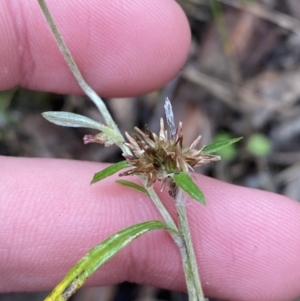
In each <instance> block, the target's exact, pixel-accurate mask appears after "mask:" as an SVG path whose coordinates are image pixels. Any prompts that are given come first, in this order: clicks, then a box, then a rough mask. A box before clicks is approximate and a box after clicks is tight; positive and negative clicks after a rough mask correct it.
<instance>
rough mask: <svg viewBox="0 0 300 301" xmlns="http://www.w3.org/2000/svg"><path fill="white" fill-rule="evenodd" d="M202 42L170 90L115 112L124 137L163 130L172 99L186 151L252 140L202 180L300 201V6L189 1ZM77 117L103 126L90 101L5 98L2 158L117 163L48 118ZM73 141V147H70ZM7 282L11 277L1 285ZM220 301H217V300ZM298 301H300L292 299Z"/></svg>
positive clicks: (146, 296)
mask: <svg viewBox="0 0 300 301" xmlns="http://www.w3.org/2000/svg"><path fill="white" fill-rule="evenodd" d="M179 3H180V4H181V5H182V7H183V8H184V10H185V11H186V14H187V15H188V17H189V21H190V25H191V30H192V34H193V41H192V44H191V48H190V53H189V57H188V59H187V63H186V65H185V67H184V68H183V69H182V71H181V72H180V73H179V74H178V76H177V77H176V78H174V79H173V80H172V82H170V83H169V84H168V85H167V86H166V87H164V88H163V89H161V90H159V91H155V92H153V93H151V94H148V95H143V96H140V97H135V98H130V99H128V98H127V99H107V100H106V103H107V106H108V108H109V109H110V111H111V113H112V115H113V117H114V118H115V120H116V122H117V124H118V125H119V127H120V129H121V131H122V132H124V131H129V132H132V129H133V126H135V125H137V126H139V127H140V128H143V126H144V124H145V123H146V124H149V126H150V128H151V130H152V131H158V125H159V124H158V120H159V118H160V117H162V116H164V110H163V100H164V98H165V97H166V96H168V97H169V98H170V99H171V101H172V105H173V110H174V114H175V119H176V120H177V122H178V121H182V122H183V125H184V135H185V136H184V137H185V141H184V143H185V144H189V143H191V142H192V141H193V140H194V139H195V138H196V137H197V136H198V135H199V134H202V140H201V143H202V145H204V144H208V143H211V142H213V141H216V140H218V139H219V140H221V139H228V138H231V137H239V136H243V137H244V139H243V140H242V141H241V142H239V143H238V144H236V145H232V146H231V147H228V148H226V149H224V150H222V152H220V153H219V154H220V155H221V156H222V158H223V160H222V161H220V162H218V163H213V164H209V165H208V166H204V167H202V168H201V169H198V170H197V171H198V172H200V173H203V174H206V175H208V176H212V177H214V178H217V179H220V180H222V181H226V182H230V183H235V184H238V185H242V186H247V187H252V188H258V189H263V190H268V191H273V192H276V193H280V194H284V195H286V196H288V197H291V198H293V199H296V200H298V201H300V163H299V162H300V118H299V116H300V1H299V0H260V1H259V0H248V1H246V0H219V1H217V0H191V1H188V0H180V1H179ZM53 110H55V111H68V112H74V113H78V114H82V115H86V116H89V117H91V118H93V119H96V120H99V114H98V112H97V110H96V108H95V107H94V106H93V104H92V103H91V102H89V101H87V99H86V97H81V96H72V95H55V94H50V93H41V92H35V91H28V90H25V89H21V88H17V89H14V90H10V91H3V92H1V93H0V155H5V156H23V157H51V158H68V159H77V160H88V161H105V162H116V161H118V160H119V159H120V158H121V154H120V151H119V150H118V149H117V148H113V147H110V148H105V147H102V146H100V145H93V144H89V145H86V146H85V145H83V143H82V137H83V136H84V135H85V134H89V133H93V132H92V130H87V129H74V128H62V127H57V126H55V125H52V124H50V123H48V122H47V121H45V120H44V119H43V118H42V117H41V112H44V111H53ZM66 141H67V142H66ZM1 277H2V276H1ZM46 294H47V293H46V292H44V293H26V294H15V293H11V294H0V301H17V300H27V299H28V300H29V299H30V300H32V301H35V300H42V299H43V297H45V296H46ZM72 300H74V301H75V300H76V301H81V300H85V301H94V300H103V301H127V300H128V301H131V300H140V301H155V300H172V301H173V300H174V301H181V300H187V297H186V295H185V294H181V293H176V292H170V291H165V290H160V289H156V288H152V287H146V286H138V285H135V284H130V283H124V284H121V285H119V286H111V287H102V288H89V289H82V290H81V291H79V293H77V294H76V295H75V296H73V297H72ZM299 300H300V299H299ZM211 301H212V299H211ZM291 301H292V300H291Z"/></svg>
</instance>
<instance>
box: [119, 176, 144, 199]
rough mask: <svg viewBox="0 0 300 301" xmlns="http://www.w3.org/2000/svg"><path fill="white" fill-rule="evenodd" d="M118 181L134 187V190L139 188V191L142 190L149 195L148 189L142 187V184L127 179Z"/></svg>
mask: <svg viewBox="0 0 300 301" xmlns="http://www.w3.org/2000/svg"><path fill="white" fill-rule="evenodd" d="M116 183H118V184H121V185H123V186H126V187H129V188H132V189H134V190H137V191H139V192H142V193H144V194H146V195H148V196H149V194H148V191H147V190H146V189H145V188H144V187H142V186H141V185H138V184H136V183H134V182H131V181H127V180H117V181H116Z"/></svg>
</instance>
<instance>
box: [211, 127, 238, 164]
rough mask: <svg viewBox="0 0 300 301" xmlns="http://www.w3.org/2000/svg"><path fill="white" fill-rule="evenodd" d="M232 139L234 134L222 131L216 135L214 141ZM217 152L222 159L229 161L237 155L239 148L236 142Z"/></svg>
mask: <svg viewBox="0 0 300 301" xmlns="http://www.w3.org/2000/svg"><path fill="white" fill-rule="evenodd" d="M231 139H232V136H231V134H230V133H228V132H220V133H218V134H217V135H216V136H215V137H214V142H217V141H225V140H231ZM216 154H217V155H219V156H220V157H221V158H222V160H226V161H229V160H232V159H234V158H235V157H236V155H237V149H236V146H235V145H234V144H230V145H227V147H225V148H222V149H219V150H218V151H216Z"/></svg>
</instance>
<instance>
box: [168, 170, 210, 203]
mask: <svg viewBox="0 0 300 301" xmlns="http://www.w3.org/2000/svg"><path fill="white" fill-rule="evenodd" d="M173 179H174V181H175V182H176V184H177V185H178V186H179V187H180V188H181V189H182V190H184V191H185V192H186V193H188V194H189V195H190V196H191V197H192V198H193V199H195V200H196V201H198V202H200V203H202V204H204V205H205V198H204V194H203V193H202V191H201V190H200V189H199V187H198V186H197V185H196V184H195V183H194V181H193V180H192V178H191V177H190V176H189V175H188V174H186V173H184V172H180V173H177V174H174V175H173Z"/></svg>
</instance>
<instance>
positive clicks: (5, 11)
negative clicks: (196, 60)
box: [0, 0, 190, 97]
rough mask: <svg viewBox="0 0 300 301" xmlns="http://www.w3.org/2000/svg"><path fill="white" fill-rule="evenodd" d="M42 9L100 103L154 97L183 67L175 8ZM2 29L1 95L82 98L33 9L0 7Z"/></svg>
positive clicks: (33, 4) (183, 22)
mask: <svg viewBox="0 0 300 301" xmlns="http://www.w3.org/2000/svg"><path fill="white" fill-rule="evenodd" d="M47 4H48V5H49V9H50V11H51V13H52V14H53V17H54V19H55V22H56V24H57V26H58V28H59V30H60V31H61V33H62V36H63V38H64V40H65V42H66V44H67V45H68V47H69V49H70V51H71V53H72V55H73V56H74V59H75V61H76V62H77V64H78V66H79V69H80V70H81V71H82V73H83V76H84V77H85V79H86V80H87V82H88V83H89V84H90V85H91V86H92V87H93V88H94V89H95V90H97V92H98V93H100V94H101V95H102V96H104V97H107V96H128V95H137V94H141V93H145V92H148V91H152V90H154V89H156V88H158V87H160V86H162V85H164V84H165V83H167V82H168V81H169V80H170V79H171V78H172V77H174V76H175V74H176V73H177V72H178V70H179V69H180V68H181V66H182V65H183V63H184V61H185V58H186V55H187V51H188V47H189V42H190V32H189V26H188V22H187V19H186V18H185V15H184V13H183V11H182V10H181V9H180V7H179V6H178V5H177V4H176V2H175V1H172V0H164V1H162V0H144V1H139V0H132V1H110V0H101V1H96V0H89V1H58V0H48V1H47ZM0 28H1V29H2V31H1V33H0V53H1V56H0V89H2V90H3V89H9V88H12V87H14V86H16V85H20V86H22V87H26V88H29V89H35V90H46V91H52V92H57V93H81V89H80V88H79V86H78V85H77V83H76V82H75V80H74V77H73V75H72V74H71V72H70V71H69V69H68V67H67V65H66V62H65V61H64V58H63V57H62V54H61V53H60V52H59V49H58V46H57V45H56V43H55V41H54V38H53V36H52V34H51V32H50V29H49V27H48V25H47V23H46V21H45V18H44V17H43V15H42V12H41V10H40V8H39V6H38V3H37V1H31V0H27V1H26V0H24V1H18V0H4V1H1V2H0Z"/></svg>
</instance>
